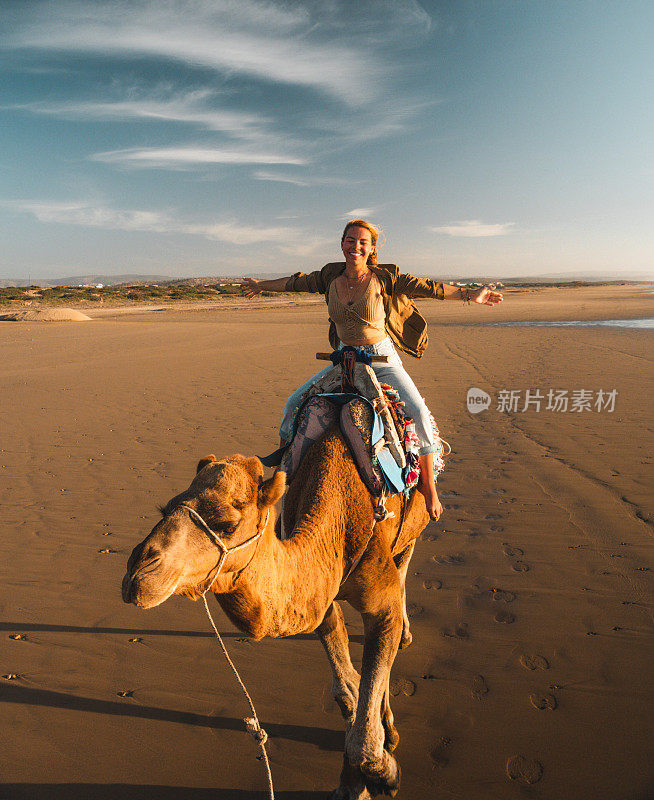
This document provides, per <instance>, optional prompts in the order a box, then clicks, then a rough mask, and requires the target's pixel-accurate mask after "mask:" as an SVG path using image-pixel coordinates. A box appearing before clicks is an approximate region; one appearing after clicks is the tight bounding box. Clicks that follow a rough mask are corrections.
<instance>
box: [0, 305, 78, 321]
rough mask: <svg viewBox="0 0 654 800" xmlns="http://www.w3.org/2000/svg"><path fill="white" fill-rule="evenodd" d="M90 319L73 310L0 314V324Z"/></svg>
mask: <svg viewBox="0 0 654 800" xmlns="http://www.w3.org/2000/svg"><path fill="white" fill-rule="evenodd" d="M90 319H91V317H89V316H88V315H87V314H84V313H83V312H82V311H78V310H77V309H75V308H34V309H32V308H29V309H27V310H23V311H7V312H5V313H4V314H0V322H86V321H87V320H90Z"/></svg>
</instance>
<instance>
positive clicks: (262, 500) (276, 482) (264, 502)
mask: <svg viewBox="0 0 654 800" xmlns="http://www.w3.org/2000/svg"><path fill="white" fill-rule="evenodd" d="M285 491H286V473H285V472H282V471H281V470H280V471H279V472H276V473H275V474H274V475H273V476H272V478H270V479H269V480H267V481H264V482H263V483H262V484H261V485H260V486H259V499H258V500H257V505H258V506H259V508H266V506H274V505H275V503H276V502H277V501H278V500H279V498H280V497H281V496H282V495H283V494H284V492H285Z"/></svg>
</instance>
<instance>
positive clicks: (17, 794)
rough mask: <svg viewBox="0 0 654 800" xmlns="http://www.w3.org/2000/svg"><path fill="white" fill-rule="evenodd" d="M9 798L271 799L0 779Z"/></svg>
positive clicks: (0, 789) (260, 794) (295, 793)
mask: <svg viewBox="0 0 654 800" xmlns="http://www.w3.org/2000/svg"><path fill="white" fill-rule="evenodd" d="M326 796H327V793H326V792H312V791H309V792H307V791H304V790H292V791H286V792H280V791H277V790H276V791H275V797H276V798H277V800H324V798H325V797H326ZM0 797H2V798H5V797H6V798H7V800H9V799H11V800H116V798H117V797H119V798H120V800H268V797H269V794H268V790H267V789H266V790H265V791H264V790H262V791H254V790H249V789H197V788H192V787H188V786H134V785H132V784H126V783H0Z"/></svg>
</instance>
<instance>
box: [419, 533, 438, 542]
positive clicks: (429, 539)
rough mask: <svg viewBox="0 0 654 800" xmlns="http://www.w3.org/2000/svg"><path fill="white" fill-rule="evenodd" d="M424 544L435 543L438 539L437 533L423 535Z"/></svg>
mask: <svg viewBox="0 0 654 800" xmlns="http://www.w3.org/2000/svg"><path fill="white" fill-rule="evenodd" d="M420 538H421V539H422V541H423V542H435V541H436V540H437V539H438V536H436V534H435V533H423V534H422V536H421V537H420Z"/></svg>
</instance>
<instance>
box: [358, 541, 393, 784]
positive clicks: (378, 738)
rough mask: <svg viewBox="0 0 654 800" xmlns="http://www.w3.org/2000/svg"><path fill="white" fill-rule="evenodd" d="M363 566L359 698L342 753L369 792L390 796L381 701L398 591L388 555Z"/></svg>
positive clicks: (389, 766)
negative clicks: (363, 637)
mask: <svg viewBox="0 0 654 800" xmlns="http://www.w3.org/2000/svg"><path fill="white" fill-rule="evenodd" d="M373 564H374V566H373ZM366 566H367V568H368V569H367V570H366V571H365V572H364V573H363V575H362V576H365V583H366V586H365V587H361V588H362V589H363V591H362V593H361V595H360V596H359V598H357V599H356V600H355V602H353V605H355V603H356V607H358V610H359V611H360V612H361V616H362V618H363V625H364V632H365V641H364V646H363V660H362V664H361V682H360V684H359V703H358V706H357V713H356V719H355V721H354V725H353V726H352V728H351V730H350V732H349V734H348V735H347V736H346V739H345V754H346V756H347V760H348V762H349V764H350V765H352V766H354V767H358V768H359V769H360V770H361V772H362V773H363V775H364V777H365V784H366V787H367V788H368V790H369V791H370V792H371V793H372V794H375V793H379V792H384V793H386V794H390V795H391V796H394V795H395V794H396V793H397V791H398V790H399V783H400V768H399V766H398V764H397V762H396V761H395V759H394V758H393V756H392V755H391V754H390V753H389V752H388V750H386V749H385V747H384V744H385V741H386V734H385V731H384V726H383V724H382V714H383V707H382V706H383V704H384V694H385V693H386V692H387V690H388V681H389V673H390V670H391V666H392V665H393V661H394V660H395V656H396V654H397V649H398V647H399V644H400V638H401V636H402V593H401V588H400V579H399V576H398V573H397V569H396V567H395V564H394V563H393V560H392V558H391V557H390V555H389V556H388V558H387V560H386V561H385V562H384V560H383V558H382V559H379V560H375V561H373V562H372V563H370V562H369V563H368V564H367V565H366ZM351 602H352V601H351ZM386 702H388V700H387V699H386ZM346 796H347V795H346Z"/></svg>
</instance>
